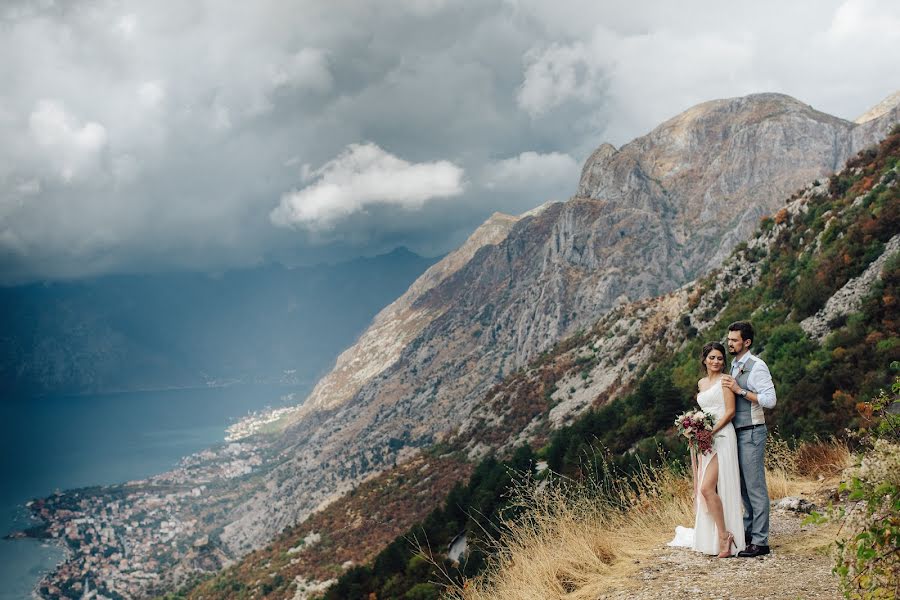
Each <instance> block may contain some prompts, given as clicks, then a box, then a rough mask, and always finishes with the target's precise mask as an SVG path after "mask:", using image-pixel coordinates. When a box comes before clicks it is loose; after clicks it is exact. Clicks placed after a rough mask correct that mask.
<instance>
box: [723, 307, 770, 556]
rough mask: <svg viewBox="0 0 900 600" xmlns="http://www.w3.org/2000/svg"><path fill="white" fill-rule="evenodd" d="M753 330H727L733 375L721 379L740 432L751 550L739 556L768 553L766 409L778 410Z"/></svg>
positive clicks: (740, 325) (746, 326) (738, 326)
mask: <svg viewBox="0 0 900 600" xmlns="http://www.w3.org/2000/svg"><path fill="white" fill-rule="evenodd" d="M752 344H753V326H752V325H751V324H750V323H749V322H748V321H736V322H734V323H732V324H731V325H729V326H728V353H729V354H730V355H731V356H732V357H734V358H733V359H732V362H731V375H730V376H728V375H726V376H724V377H722V387H727V388H728V389H730V390H731V391H732V392H734V395H735V412H734V419H733V420H732V423H734V429H735V431H736V432H737V447H738V462H739V463H740V466H741V497H742V498H743V500H744V532H745V534H746V535H745V538H746V540H747V543H748V546H747V547H746V548H745V549H744V550H743V551H741V552H739V553H738V556H742V557H745V558H747V557H754V556H762V555H763V554H768V553H769V490H768V488H767V487H766V468H765V462H766V461H765V450H766V437H768V431H767V430H766V417H765V415H764V414H763V408H773V407H774V406H775V401H776V399H775V385H774V384H773V383H772V376H771V375H770V374H769V367H768V366H767V365H766V363H765V362H763V361H762V359H760V358H758V357H756V356H753V355H752V354H751V353H750V346H751V345H752Z"/></svg>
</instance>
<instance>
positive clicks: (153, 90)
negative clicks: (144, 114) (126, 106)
mask: <svg viewBox="0 0 900 600" xmlns="http://www.w3.org/2000/svg"><path fill="white" fill-rule="evenodd" d="M165 97H166V89H165V87H164V86H163V83H162V82H161V81H145V82H143V83H142V84H141V85H140V86H138V100H139V101H140V103H141V104H142V105H143V106H145V107H146V108H157V107H158V106H159V105H160V104H161V103H162V101H163V99H164V98H165Z"/></svg>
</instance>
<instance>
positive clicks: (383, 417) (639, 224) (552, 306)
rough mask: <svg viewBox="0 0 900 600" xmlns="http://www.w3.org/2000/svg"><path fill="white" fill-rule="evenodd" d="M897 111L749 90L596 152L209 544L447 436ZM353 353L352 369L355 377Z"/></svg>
mask: <svg viewBox="0 0 900 600" xmlns="http://www.w3.org/2000/svg"><path fill="white" fill-rule="evenodd" d="M897 112H898V109H896V108H895V109H894V110H892V111H888V112H887V113H885V114H884V115H882V116H881V117H879V118H877V119H874V120H872V121H868V122H867V123H865V124H864V125H855V124H853V123H851V122H849V121H844V120H841V119H837V118H835V117H832V116H829V115H825V114H823V113H820V112H817V111H815V110H813V109H811V108H810V107H808V106H807V105H804V104H802V103H800V102H798V101H796V100H794V99H792V98H790V97H787V96H783V95H778V94H759V95H753V96H748V97H745V98H737V99H731V100H720V101H714V102H710V103H705V104H702V105H699V106H698V107H695V108H693V109H691V110H689V111H687V112H685V113H683V114H682V115H679V116H678V117H675V118H674V119H672V120H670V121H668V122H666V123H664V124H663V125H661V126H660V127H658V128H657V129H655V130H654V131H653V132H651V133H650V134H648V135H647V136H644V137H642V138H638V139H637V140H635V141H634V142H631V143H630V144H627V145H626V146H624V147H623V148H622V149H621V150H618V151H616V150H615V149H614V148H612V147H611V146H608V145H606V146H601V148H600V149H599V150H598V151H597V152H595V153H594V155H593V156H592V157H591V158H590V159H589V160H588V161H587V163H586V165H585V168H584V172H583V175H582V179H581V184H580V185H579V190H578V195H577V196H576V197H574V198H572V199H571V200H569V201H568V202H565V203H555V204H551V205H549V206H547V207H545V208H544V209H543V210H542V211H539V212H538V213H537V214H532V215H528V216H523V217H522V218H520V219H518V220H516V221H515V222H514V223H512V224H511V228H510V229H509V231H508V233H507V234H506V235H505V236H501V237H502V239H500V240H499V241H498V242H497V243H496V244H488V245H484V246H482V247H481V248H480V249H479V250H478V251H477V252H474V253H473V254H472V256H471V258H470V259H469V260H468V261H467V262H465V264H463V265H462V266H461V267H460V268H458V269H456V270H455V271H453V272H452V273H451V274H449V275H448V276H446V277H444V278H443V279H442V280H441V281H440V282H439V283H437V284H436V285H433V286H430V287H429V286H423V287H424V288H426V289H424V290H423V292H422V293H421V294H418V295H416V297H415V299H413V298H412V297H410V298H409V299H408V300H409V301H411V308H412V310H413V311H415V314H418V315H428V316H427V317H425V318H423V319H422V321H420V322H419V324H418V325H416V326H415V328H413V329H417V328H418V327H420V326H421V323H422V322H424V323H425V324H424V326H422V327H421V329H419V330H418V331H417V333H415V334H414V335H412V336H410V337H411V338H412V339H410V341H409V342H408V343H406V344H405V345H402V344H398V345H391V348H392V350H391V351H390V352H388V353H381V352H378V353H374V358H373V361H374V363H377V364H376V368H372V369H371V372H377V374H376V375H374V376H373V377H371V378H370V379H368V380H365V381H362V378H360V379H356V380H354V383H353V385H352V386H349V387H348V388H347V389H356V386H357V385H359V384H361V385H359V388H358V391H357V392H356V393H354V394H353V395H352V396H345V397H343V398H342V397H341V396H340V395H339V394H329V395H328V396H327V398H328V399H327V402H325V401H323V402H322V404H323V405H327V406H328V408H327V409H326V410H323V411H319V412H318V413H316V412H315V411H313V412H312V413H310V414H311V415H313V414H314V415H315V417H316V418H314V419H309V418H304V419H302V420H300V421H299V422H298V423H296V424H295V425H293V426H292V427H291V428H290V429H289V430H288V431H286V432H285V435H284V436H283V440H282V441H281V442H280V443H281V444H283V445H284V447H285V448H290V452H289V453H287V452H286V453H285V460H284V461H283V463H282V464H280V465H279V466H277V467H276V468H275V469H274V471H273V474H272V476H271V477H269V479H268V480H267V482H266V483H265V487H261V488H260V489H259V491H258V492H257V494H255V495H254V496H253V497H252V498H250V499H249V500H248V501H247V502H244V503H242V504H241V505H240V506H238V507H236V509H235V511H234V512H233V513H232V514H231V516H230V521H231V522H230V523H229V524H228V525H227V526H226V527H225V529H224V532H223V535H222V539H223V541H225V542H226V544H227V545H228V546H229V548H230V549H231V551H232V552H234V553H235V554H238V555H239V554H242V553H244V552H246V551H247V550H249V549H252V548H255V547H258V546H259V545H260V544H263V543H265V541H267V540H268V539H270V538H271V537H272V536H273V535H274V534H275V533H277V532H278V531H280V530H281V529H282V528H283V527H285V526H287V525H290V524H292V523H294V522H296V521H297V520H299V519H302V518H303V517H304V516H305V515H307V514H309V512H310V511H312V510H315V509H316V507H318V506H320V505H322V504H323V503H327V502H329V501H331V500H333V499H334V498H336V497H339V496H340V495H341V494H342V493H345V492H346V491H347V490H349V489H351V488H352V486H353V484H354V481H355V480H354V478H353V477H349V476H348V474H349V473H356V474H357V475H359V474H361V473H364V472H368V471H371V470H379V469H382V468H385V467H386V466H390V465H391V464H394V463H395V462H397V461H401V462H402V461H403V460H406V459H407V458H408V457H410V456H413V455H414V454H415V453H416V449H417V448H419V447H423V446H428V445H431V444H433V443H434V442H437V441H441V440H443V439H446V438H447V437H450V436H453V435H454V433H455V431H456V430H458V429H459V428H460V427H462V426H463V425H464V423H465V421H466V419H467V416H468V415H470V414H472V413H473V411H475V410H476V408H477V407H478V405H479V403H480V401H481V399H482V398H483V397H484V395H485V394H486V392H487V391H488V390H489V389H490V388H491V386H493V385H494V384H495V383H496V382H498V381H500V380H501V379H502V377H503V376H504V375H506V374H508V373H510V372H512V371H515V370H516V369H518V368H519V367H521V366H522V365H524V364H527V362H528V361H529V360H531V359H532V358H534V357H536V356H537V355H539V354H540V353H541V352H543V351H545V350H547V349H548V348H550V347H552V345H553V344H554V343H555V342H556V341H558V340H560V339H562V338H564V337H565V336H567V335H570V334H572V333H574V332H575V331H577V330H578V329H579V328H586V327H589V326H591V325H593V324H594V323H595V322H596V320H597V319H598V318H599V317H601V316H602V315H603V314H604V313H606V312H607V311H609V310H610V309H611V308H613V307H614V306H615V305H616V304H617V303H622V302H627V301H629V300H640V299H642V298H650V297H654V296H658V295H660V294H666V293H669V292H671V291H672V290H675V289H677V288H678V287H679V286H680V285H683V284H684V283H685V282H686V281H688V280H689V279H690V278H691V277H693V276H695V275H696V274H698V273H703V272H705V271H706V270H708V269H709V268H710V267H712V266H716V265H718V264H719V263H720V262H721V258H716V257H722V256H724V255H725V254H726V253H727V252H728V251H730V250H731V249H732V248H733V247H734V246H735V245H736V244H737V243H738V242H739V241H740V240H743V239H747V238H748V237H749V234H750V231H751V230H752V229H753V228H754V227H755V226H756V224H757V222H758V221H759V218H760V216H761V215H764V214H769V213H771V212H773V211H774V210H775V209H776V208H778V207H779V205H780V204H781V203H782V202H783V199H784V198H785V197H786V196H787V195H788V194H790V193H791V192H792V191H793V190H794V189H797V188H798V187H801V186H802V185H803V184H804V183H806V182H808V181H810V180H814V179H816V178H822V177H825V176H826V175H828V174H829V173H831V172H832V171H833V170H834V169H835V167H836V166H837V165H840V164H841V163H842V162H843V161H845V160H846V159H847V158H849V156H850V155H851V154H852V153H854V152H855V151H857V150H858V149H859V148H861V147H862V146H863V145H868V144H873V143H875V142H876V141H877V140H878V139H879V138H880V137H882V136H883V135H884V134H886V132H887V130H888V129H889V125H890V123H891V122H892V121H891V119H895V118H897ZM861 127H865V130H862V129H859V128H861ZM710 257H713V258H710ZM680 293H681V294H683V295H685V297H686V296H687V292H686V291H682V292H680ZM638 306H640V304H637V305H634V307H632V308H631V309H629V310H634V311H637V310H641V309H639V308H637V307H638ZM645 310H646V309H645ZM622 326H624V325H622ZM379 327H382V328H384V329H382V330H383V331H386V332H387V331H391V330H390V328H389V327H387V326H386V324H384V323H382V324H380V325H379ZM364 336H365V334H364ZM385 344H386V345H387V344H390V342H385ZM373 345H376V346H377V345H378V342H376V341H373ZM401 345H402V348H399V346H401ZM398 350H399V356H398V358H397V359H396V361H395V362H393V363H392V364H390V365H387V362H388V360H386V359H385V357H387V356H394V355H395V353H397V352H398ZM358 356H360V359H361V362H358V363H357V364H356V365H355V366H354V369H355V370H357V371H361V372H362V371H366V370H367V369H368V367H367V366H366V364H367V362H366V361H367V358H366V357H365V356H361V353H360V354H359V355H358ZM343 364H344V365H347V364H349V362H348V363H343ZM638 364H639V363H638ZM324 397H326V396H325V395H324V394H323V395H322V396H320V398H324ZM317 401H318V399H317ZM557 414H559V413H557ZM563 421H564V419H563V418H562V417H560V422H563Z"/></svg>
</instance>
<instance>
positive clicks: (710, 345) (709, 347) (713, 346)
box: [700, 342, 728, 374]
mask: <svg viewBox="0 0 900 600" xmlns="http://www.w3.org/2000/svg"><path fill="white" fill-rule="evenodd" d="M713 350H718V351H719V352H721V353H722V358H725V357H726V356H728V355H727V354H726V353H725V346H723V345H722V343H721V342H707V343H706V344H704V345H703V350H701V351H700V371H702V372H703V373H704V374H707V373H706V357H707V356H709V353H710V352H712V351H713Z"/></svg>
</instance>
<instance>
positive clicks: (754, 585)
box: [598, 509, 842, 600]
mask: <svg viewBox="0 0 900 600" xmlns="http://www.w3.org/2000/svg"><path fill="white" fill-rule="evenodd" d="M805 517H806V515H805V514H802V513H799V514H798V513H795V512H792V511H790V510H783V509H775V510H773V511H772V520H771V528H772V534H771V540H772V553H771V554H769V555H767V556H763V557H759V558H732V559H716V558H713V557H707V556H705V555H703V554H699V553H697V552H692V551H690V550H688V549H686V548H668V547H665V546H664V547H661V548H660V550H659V552H658V553H657V554H656V555H655V556H654V557H653V558H652V559H649V560H645V561H641V562H642V563H650V564H648V565H647V566H645V567H643V568H642V569H641V570H640V571H639V572H638V573H637V574H636V575H635V577H634V578H633V579H632V582H631V584H630V585H629V586H627V587H624V586H623V587H620V588H619V589H615V590H610V591H609V592H607V593H605V594H604V595H602V596H600V597H599V599H598V600H612V599H613V598H615V599H619V598H634V599H636V600H643V599H649V598H673V599H674V598H679V599H682V598H684V599H687V598H692V599H693V598H703V599H714V598H721V599H723V600H724V599H728V598H736V599H745V598H746V599H750V598H754V599H757V598H765V599H769V598H783V599H790V600H798V599H813V598H815V599H819V598H822V599H831V598H834V599H839V598H842V596H841V594H840V592H839V591H838V580H837V578H836V577H835V576H834V575H832V574H831V566H832V561H831V558H830V557H829V556H827V555H826V554H825V553H824V552H823V551H822V550H815V549H814V548H815V547H816V546H822V545H824V544H825V543H826V541H825V540H824V538H822V539H820V540H817V538H816V537H815V536H816V528H815V527H814V526H803V525H802V522H803V519H804V518H805Z"/></svg>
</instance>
